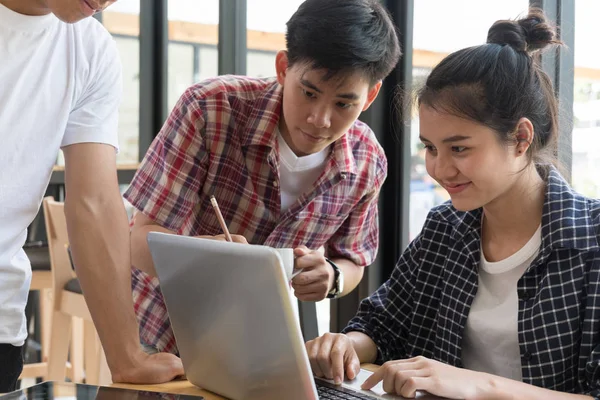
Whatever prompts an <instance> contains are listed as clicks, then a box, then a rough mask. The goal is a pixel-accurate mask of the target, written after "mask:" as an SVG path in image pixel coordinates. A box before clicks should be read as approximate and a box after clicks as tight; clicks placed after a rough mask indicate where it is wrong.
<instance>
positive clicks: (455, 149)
mask: <svg viewBox="0 0 600 400" xmlns="http://www.w3.org/2000/svg"><path fill="white" fill-rule="evenodd" d="M466 149H467V148H466V147H465V146H452V151H453V152H455V153H462V152H463V151H465V150H466Z"/></svg>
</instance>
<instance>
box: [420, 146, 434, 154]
mask: <svg viewBox="0 0 600 400" xmlns="http://www.w3.org/2000/svg"><path fill="white" fill-rule="evenodd" d="M422 146H423V148H424V149H425V150H427V151H429V152H432V151H435V147H433V145H431V144H422Z"/></svg>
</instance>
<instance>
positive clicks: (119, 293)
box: [0, 0, 183, 393]
mask: <svg viewBox="0 0 600 400" xmlns="http://www.w3.org/2000/svg"><path fill="white" fill-rule="evenodd" d="M113 2H114V0H110V1H107V0H0V143H1V145H0V393H2V392H7V391H11V390H14V389H15V384H16V381H17V379H18V377H19V374H20V373H21V370H22V365H23V358H22V346H23V343H24V341H25V338H26V336H27V329H26V326H25V312H24V310H25V304H26V302H27V294H28V291H29V285H30V281H31V267H30V263H29V260H28V259H27V257H26V255H25V253H24V251H23V249H22V246H23V244H24V243H25V239H26V234H27V227H28V226H29V224H30V223H31V222H32V221H33V219H34V217H35V215H36V214H37V212H38V210H39V207H40V204H41V201H42V197H43V195H44V191H45V189H46V186H47V185H48V182H49V179H50V174H51V172H52V166H53V165H54V162H55V160H56V157H57V153H58V150H59V148H62V149H63V152H64V155H65V164H66V165H65V171H66V173H65V183H66V190H67V197H66V200H65V214H66V218H67V226H68V230H69V240H70V243H71V246H72V251H73V256H74V258H75V263H76V265H77V275H78V277H79V280H80V282H81V287H82V289H83V292H84V294H85V298H86V301H87V303H88V307H89V309H90V312H91V314H92V317H93V319H94V322H95V324H96V328H97V330H98V333H99V335H100V338H101V340H102V343H103V346H104V350H105V352H106V356H107V359H108V363H109V367H110V369H111V371H112V378H113V380H114V381H122V382H147V383H151V382H161V381H168V380H170V379H172V378H173V377H175V376H177V375H180V374H182V373H183V367H182V365H181V361H180V360H179V359H178V358H177V357H175V356H173V355H170V354H157V355H152V356H150V355H147V354H146V353H144V352H143V351H142V350H141V348H140V344H139V339H138V326H137V323H136V319H135V315H134V312H133V303H132V300H131V279H130V267H129V265H130V255H129V228H128V223H127V217H126V214H125V209H124V207H123V202H122V200H121V196H120V193H119V190H118V183H117V174H116V148H117V145H118V141H117V111H118V105H119V102H120V97H121V66H120V62H119V59H118V53H117V49H116V46H115V43H114V41H113V40H112V38H111V36H110V34H109V33H108V32H107V31H106V30H105V29H104V28H103V27H102V25H101V24H100V23H98V22H97V21H96V20H94V19H93V18H88V17H90V16H91V15H92V14H94V13H95V12H97V11H100V10H102V9H104V8H105V7H106V6H108V5H109V4H111V3H113ZM108 293H110V295H108ZM115 327H118V329H115Z"/></svg>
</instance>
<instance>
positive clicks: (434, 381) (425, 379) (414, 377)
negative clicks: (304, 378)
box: [362, 357, 506, 400]
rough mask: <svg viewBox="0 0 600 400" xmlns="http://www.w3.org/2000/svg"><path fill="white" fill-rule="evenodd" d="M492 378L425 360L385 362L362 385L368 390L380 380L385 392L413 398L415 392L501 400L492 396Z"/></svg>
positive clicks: (457, 397)
mask: <svg viewBox="0 0 600 400" xmlns="http://www.w3.org/2000/svg"><path fill="white" fill-rule="evenodd" d="M492 378H493V376H492V375H489V374H485V373H482V372H476V371H471V370H468V369H463V368H457V367H453V366H451V365H447V364H444V363H441V362H439V361H434V360H430V359H428V358H425V357H414V358H411V359H408V360H395V361H388V362H386V363H385V364H383V365H382V366H381V367H380V368H379V369H378V370H377V371H376V372H375V373H373V375H371V376H370V377H369V378H368V379H367V380H366V381H365V382H364V383H363V384H362V389H365V390H368V389H371V388H372V387H373V386H375V385H376V384H377V383H378V382H380V381H383V390H385V391H386V392H387V393H393V394H398V395H401V396H404V397H409V398H414V397H415V396H416V392H417V391H425V392H428V393H431V394H434V395H436V396H442V397H448V398H451V399H466V400H470V399H489V400H492V399H493V400H503V399H505V398H506V397H502V396H499V395H496V394H495V393H492V389H493V384H492Z"/></svg>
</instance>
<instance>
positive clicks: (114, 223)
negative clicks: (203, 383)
mask: <svg viewBox="0 0 600 400" xmlns="http://www.w3.org/2000/svg"><path fill="white" fill-rule="evenodd" d="M63 150H64V154H65V182H66V193H67V196H66V199H65V216H66V219H67V228H68V232H69V241H70V245H71V249H72V253H73V259H74V264H75V266H76V272H77V277H78V278H79V281H80V283H81V288H82V290H83V293H84V296H85V299H86V303H87V306H88V308H89V310H90V314H91V315H92V319H93V320H94V324H95V326H96V330H97V331H98V334H99V336H100V340H101V341H102V345H103V347H104V351H105V353H106V358H107V361H108V365H109V367H110V370H111V373H112V378H113V381H115V382H132V383H159V382H166V381H169V380H171V379H173V378H174V377H176V376H178V375H182V374H183V366H182V364H181V360H180V359H179V358H177V357H176V356H174V355H172V354H166V353H160V354H155V355H152V356H150V355H147V354H146V353H144V352H143V351H142V349H141V347H140V343H139V333H138V324H137V320H136V317H135V314H134V310H133V299H132V295H131V267H130V250H129V243H130V240H129V226H128V222H127V215H126V213H125V208H124V205H123V200H122V198H121V195H120V193H119V187H118V181H117V173H116V157H115V149H114V148H113V147H112V146H109V145H106V144H99V143H81V144H73V145H70V146H66V147H65V148H64V149H63ZM116 327H118V329H115V328H116Z"/></svg>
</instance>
